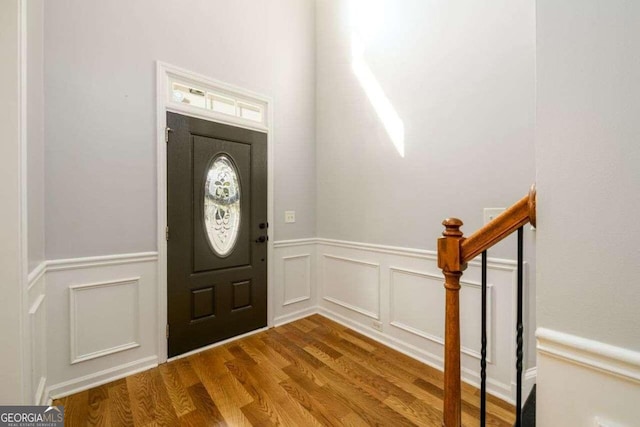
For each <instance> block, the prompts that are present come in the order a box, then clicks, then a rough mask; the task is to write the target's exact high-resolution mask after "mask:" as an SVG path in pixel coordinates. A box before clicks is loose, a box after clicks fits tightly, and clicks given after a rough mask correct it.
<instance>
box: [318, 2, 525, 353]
mask: <svg viewBox="0 0 640 427" xmlns="http://www.w3.org/2000/svg"><path fill="white" fill-rule="evenodd" d="M358 3H360V4H361V5H362V7H360V8H355V9H354V8H350V5H354V4H355V5H358ZM534 9H535V4H534V2H532V1H529V0H516V1H498V2H483V3H479V2H476V1H473V0H459V1H455V2H451V1H445V0H438V1H431V2H425V1H423V0H407V1H402V2H397V1H392V0H373V1H361V2H358V1H352V2H348V1H346V0H319V1H318V2H317V6H316V27H317V36H316V38H317V44H316V46H317V67H318V68H317V72H316V73H317V90H316V93H317V107H316V110H317V145H316V146H317V149H316V156H317V188H318V189H317V191H318V201H317V206H318V207H319V210H318V225H317V227H318V236H319V237H324V238H333V239H339V240H348V241H356V242H367V243H376V244H385V245H393V246H401V247H410V248H422V249H430V250H435V249H436V246H435V243H436V238H437V237H438V236H440V235H441V233H442V230H443V227H442V225H441V223H442V220H443V219H444V218H446V217H450V216H455V217H458V218H460V219H462V220H463V221H464V223H465V225H464V227H463V230H464V231H465V233H467V234H470V233H472V232H473V231H475V230H477V229H478V228H480V227H481V226H482V225H483V208H486V207H508V206H510V205H511V204H513V203H514V202H516V201H517V200H518V199H520V198H521V197H522V196H524V195H525V194H526V193H527V191H528V189H529V186H530V185H531V184H532V183H533V182H534V181H535V164H534V156H535V154H534V126H535V114H534V113H535V10H534ZM354 34H356V36H357V37H359V38H360V39H361V41H362V43H363V46H364V54H363V56H362V58H363V59H364V63H365V64H366V66H367V67H368V68H369V70H370V72H371V75H373V76H374V77H375V79H376V80H377V82H378V84H379V87H380V88H381V89H382V91H383V92H384V94H385V96H386V98H387V99H388V100H389V102H390V104H391V105H392V106H393V108H394V109H395V111H396V112H397V116H398V117H399V118H400V119H401V120H402V121H403V123H404V129H405V140H404V151H405V155H404V157H401V156H400V155H399V153H398V151H397V150H396V148H395V146H394V144H393V142H392V140H391V138H390V137H389V135H388V134H387V132H386V130H385V127H384V126H383V124H382V121H381V120H380V118H379V117H378V114H377V113H376V109H375V107H374V106H373V105H372V103H371V102H370V100H369V97H368V96H367V94H366V89H365V88H366V87H367V84H365V85H364V86H363V84H362V83H361V81H360V80H359V79H358V77H357V76H356V73H355V72H354V55H353V51H352V48H353V35H354ZM364 81H367V79H365V80H364ZM374 92H375V90H374ZM374 99H375V98H374ZM525 236H526V239H527V255H526V258H527V261H528V262H529V264H530V266H531V267H532V268H531V269H530V270H529V271H535V245H534V243H535V233H534V232H532V231H530V230H529V228H527V229H526V232H525ZM515 248H516V243H515V240H514V238H510V239H508V240H507V241H506V242H504V243H502V244H500V245H499V246H498V247H496V248H495V249H494V250H492V251H490V256H493V257H501V258H510V259H514V258H515V257H516V250H515ZM527 292H528V293H527V297H526V298H527V300H528V301H529V302H530V306H529V307H528V319H529V320H528V323H527V324H528V325H529V326H528V327H529V331H528V333H527V336H528V344H529V345H528V353H529V357H530V359H529V361H528V366H533V365H534V362H533V360H534V358H535V338H534V335H533V331H534V325H535V280H534V277H533V275H529V277H528V288H527Z"/></svg>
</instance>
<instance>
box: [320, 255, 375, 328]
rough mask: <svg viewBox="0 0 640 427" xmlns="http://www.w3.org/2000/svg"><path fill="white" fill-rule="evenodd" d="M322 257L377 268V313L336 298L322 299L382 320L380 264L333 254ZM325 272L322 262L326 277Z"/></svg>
mask: <svg viewBox="0 0 640 427" xmlns="http://www.w3.org/2000/svg"><path fill="white" fill-rule="evenodd" d="M322 257H323V258H324V259H327V258H329V259H335V260H338V261H343V262H348V263H351V264H360V265H366V266H367V267H372V268H375V270H376V274H377V276H378V279H377V283H376V285H377V288H378V289H377V294H378V307H377V308H378V312H377V313H374V312H371V311H369V310H365V309H364V308H362V307H357V306H355V305H353V304H349V303H348V302H345V301H341V300H339V299H337V298H334V297H331V296H327V295H323V297H322V299H323V300H325V301H329V302H330V303H333V304H336V305H339V306H342V307H344V308H346V309H348V310H351V311H354V312H356V313H360V314H362V315H364V316H367V317H370V318H371V319H374V320H380V312H381V310H380V304H381V300H382V297H381V292H382V286H381V285H380V264H378V263H375V262H369V261H362V260H359V259H353V258H347V257H342V256H337V255H331V254H322ZM324 271H325V263H324V261H323V262H322V274H323V275H324ZM322 291H323V293H325V291H326V290H325V289H323V290H322Z"/></svg>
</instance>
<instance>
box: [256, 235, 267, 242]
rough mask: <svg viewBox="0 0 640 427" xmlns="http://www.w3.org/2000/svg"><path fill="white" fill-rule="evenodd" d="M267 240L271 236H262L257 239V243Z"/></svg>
mask: <svg viewBox="0 0 640 427" xmlns="http://www.w3.org/2000/svg"><path fill="white" fill-rule="evenodd" d="M267 240H269V238H268V237H267V236H260V237H258V238H257V239H256V243H264V242H266V241H267Z"/></svg>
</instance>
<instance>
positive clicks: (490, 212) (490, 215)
mask: <svg viewBox="0 0 640 427" xmlns="http://www.w3.org/2000/svg"><path fill="white" fill-rule="evenodd" d="M505 210H507V209H506V208H484V222H483V224H486V223H488V222H490V221H492V220H493V219H494V218H495V217H497V216H498V215H500V214H501V213H502V212H504V211H505Z"/></svg>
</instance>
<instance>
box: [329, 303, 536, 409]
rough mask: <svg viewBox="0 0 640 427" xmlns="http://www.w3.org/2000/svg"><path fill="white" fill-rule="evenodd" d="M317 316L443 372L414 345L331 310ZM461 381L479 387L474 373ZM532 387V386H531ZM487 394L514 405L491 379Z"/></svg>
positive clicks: (441, 364)
mask: <svg viewBox="0 0 640 427" xmlns="http://www.w3.org/2000/svg"><path fill="white" fill-rule="evenodd" d="M318 312H319V314H321V315H323V316H325V317H327V318H329V319H331V320H333V321H335V322H337V323H340V324H341V325H343V326H346V327H348V328H351V329H353V330H354V331H357V332H359V333H361V334H362V335H364V336H366V337H369V338H371V339H372V340H375V341H377V342H379V343H380V344H383V345H385V346H387V347H390V348H392V349H394V350H396V351H399V352H400V353H402V354H405V355H407V356H409V357H411V358H412V359H415V360H417V361H418V362H421V363H424V364H425V365H428V366H431V367H432V368H434V369H437V370H439V371H441V372H442V371H443V369H444V360H443V359H442V357H440V356H437V355H434V354H432V353H429V352H427V351H425V350H423V349H421V348H418V347H416V346H414V345H411V344H408V343H406V342H403V341H401V340H399V339H397V338H395V337H392V336H389V335H386V334H384V333H381V332H378V331H376V330H375V329H373V328H367V327H365V326H363V325H362V324H360V323H358V322H354V321H353V320H351V319H349V318H347V317H344V316H341V315H340V314H337V313H335V312H333V311H331V310H328V309H327V308H325V307H319V308H318ZM462 371H463V372H462V381H464V382H465V383H467V384H470V385H472V386H474V387H476V388H478V387H480V382H479V379H477V378H475V377H477V375H476V374H475V373H472V372H469V371H467V370H465V369H463V370H462ZM531 386H532V387H533V384H532V385H531ZM487 393H489V394H491V395H493V396H495V397H498V398H500V399H502V400H504V401H505V402H509V403H511V404H513V403H515V402H514V400H513V398H512V397H511V390H510V389H509V388H507V387H505V386H504V385H503V384H499V383H496V382H494V381H491V379H487Z"/></svg>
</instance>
